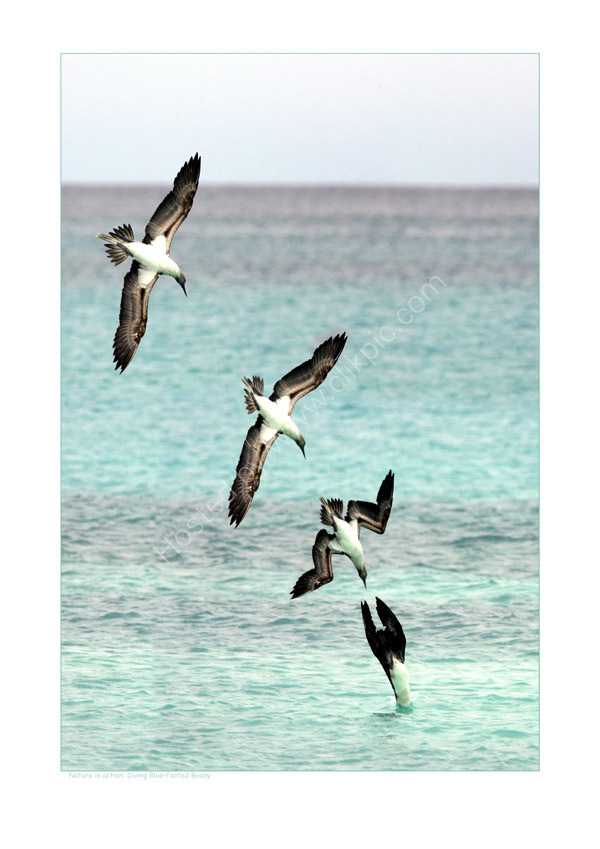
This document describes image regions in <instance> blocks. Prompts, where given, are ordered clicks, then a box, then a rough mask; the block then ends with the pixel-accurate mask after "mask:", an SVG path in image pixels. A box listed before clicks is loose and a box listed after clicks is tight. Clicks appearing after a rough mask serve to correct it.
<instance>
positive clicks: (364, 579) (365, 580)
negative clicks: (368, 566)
mask: <svg viewBox="0 0 600 849" xmlns="http://www.w3.org/2000/svg"><path fill="white" fill-rule="evenodd" d="M360 577H361V578H362V582H363V584H364V585H365V589H367V579H366V578H363V576H362V575H361V576H360Z"/></svg>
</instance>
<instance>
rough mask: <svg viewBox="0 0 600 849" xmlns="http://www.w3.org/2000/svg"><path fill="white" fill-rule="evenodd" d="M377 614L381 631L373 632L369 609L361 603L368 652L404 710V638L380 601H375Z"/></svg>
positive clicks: (407, 698) (406, 696)
mask: <svg viewBox="0 0 600 849" xmlns="http://www.w3.org/2000/svg"><path fill="white" fill-rule="evenodd" d="M375 601H376V605H377V614H378V616H379V618H380V619H381V623H382V625H383V626H384V628H385V630H384V631H382V630H381V629H379V630H377V629H376V628H375V625H374V624H373V618H372V616H371V611H370V610H369V605H368V604H367V602H366V601H363V602H362V603H361V605H360V607H361V610H362V617H363V624H364V626H365V634H366V635H367V640H368V642H369V645H370V646H371V651H372V652H373V654H374V655H375V657H376V658H377V660H378V661H379V663H380V664H381V665H382V666H383V671H384V672H385V674H386V675H387V677H388V681H389V682H390V684H391V685H392V689H393V691H394V695H395V696H396V702H397V703H398V704H399V705H400V706H401V707H408V706H409V704H410V702H411V695H410V687H409V684H408V672H407V670H406V666H405V665H404V653H405V651H406V637H405V636H404V631H403V630H402V625H401V624H400V623H399V622H398V620H397V619H396V617H395V616H394V614H393V613H392V611H391V610H390V609H389V607H388V606H387V604H385V603H384V602H383V601H382V600H381V599H380V598H376V599H375Z"/></svg>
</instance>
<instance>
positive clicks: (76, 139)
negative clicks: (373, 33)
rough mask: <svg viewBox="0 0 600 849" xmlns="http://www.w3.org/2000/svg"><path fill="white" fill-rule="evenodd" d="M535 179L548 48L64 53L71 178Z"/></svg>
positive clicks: (65, 149)
mask: <svg viewBox="0 0 600 849" xmlns="http://www.w3.org/2000/svg"><path fill="white" fill-rule="evenodd" d="M196 151H198V153H199V154H200V155H201V157H202V179H203V180H204V181H205V182H206V183H359V184H369V183H372V184H390V183H391V184H402V185H405V184H419V185H537V181H538V56H537V54H65V55H63V57H62V177H63V181H64V182H67V183H68V182H87V183H101V182H108V183H116V182H132V183H135V182H147V183H170V182H171V181H172V180H173V177H174V176H175V173H176V172H177V170H178V169H179V167H180V165H181V164H183V162H184V161H185V160H186V159H187V158H188V157H189V156H191V155H192V154H193V153H195V152H196Z"/></svg>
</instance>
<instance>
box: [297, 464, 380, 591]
mask: <svg viewBox="0 0 600 849" xmlns="http://www.w3.org/2000/svg"><path fill="white" fill-rule="evenodd" d="M393 497H394V475H393V474H392V472H391V471H389V472H388V473H387V475H386V476H385V478H384V479H383V482H382V484H381V486H380V487H379V492H378V493H377V504H371V503H369V502H368V501H349V502H348V509H347V510H346V518H344V517H343V510H344V505H343V502H342V501H340V499H339V498H331V499H329V501H326V500H325V499H324V498H321V505H322V506H321V522H322V523H323V524H324V525H331V526H332V527H333V533H332V534H328V533H327V531H325V530H323V529H321V530H320V531H319V533H318V534H317V536H316V539H315V544H314V545H313V550H312V558H313V563H314V566H315V568H314V569H309V571H308V572H305V573H304V574H303V575H301V576H300V577H299V578H298V580H297V581H296V586H295V587H294V589H293V590H292V593H291V595H292V598H298V597H299V596H301V595H304V594H305V593H311V592H312V591H313V590H318V589H319V587H322V586H323V584H328V583H329V582H330V581H333V569H332V567H331V555H332V554H345V555H346V556H347V557H349V558H350V560H351V561H352V562H353V563H354V565H355V566H356V570H357V572H358V574H359V575H360V577H361V578H362V580H363V583H364V585H365V587H366V586H367V567H366V566H365V555H364V552H363V547H362V545H361V542H360V529H361V527H363V528H367V529H368V530H369V531H374V532H375V533H376V534H382V533H383V532H384V531H385V528H386V525H387V522H388V519H389V517H390V512H391V510H392V501H393Z"/></svg>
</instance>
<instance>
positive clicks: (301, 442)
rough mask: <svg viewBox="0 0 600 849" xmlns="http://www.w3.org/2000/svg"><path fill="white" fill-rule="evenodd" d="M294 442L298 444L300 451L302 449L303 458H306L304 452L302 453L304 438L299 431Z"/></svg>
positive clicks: (304, 443)
mask: <svg viewBox="0 0 600 849" xmlns="http://www.w3.org/2000/svg"><path fill="white" fill-rule="evenodd" d="M295 442H296V445H297V446H298V448H299V449H300V451H302V453H303V454H304V459H306V454H305V453H304V446H305V445H306V439H305V438H304V437H303V436H302V434H301V433H299V434H298V436H297V438H296V440H295Z"/></svg>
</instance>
